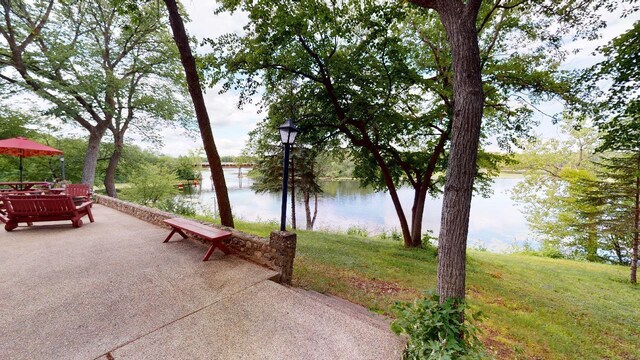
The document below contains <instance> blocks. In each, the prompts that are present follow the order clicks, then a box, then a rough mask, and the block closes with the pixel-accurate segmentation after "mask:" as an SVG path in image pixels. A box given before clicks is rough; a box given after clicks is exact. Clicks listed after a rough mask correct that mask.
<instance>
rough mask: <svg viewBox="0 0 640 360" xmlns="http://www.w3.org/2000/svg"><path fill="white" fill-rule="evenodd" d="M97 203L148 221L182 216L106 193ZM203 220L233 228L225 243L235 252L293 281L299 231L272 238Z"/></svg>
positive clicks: (281, 278) (279, 233) (278, 233)
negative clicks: (292, 275) (116, 197)
mask: <svg viewBox="0 0 640 360" xmlns="http://www.w3.org/2000/svg"><path fill="white" fill-rule="evenodd" d="M95 198H96V203H98V204H101V205H104V206H107V207H110V208H113V209H116V210H118V211H120V212H123V213H125V214H129V215H131V216H134V217H136V218H138V219H141V220H144V221H146V222H148V223H151V224H154V225H158V226H163V227H167V228H169V227H168V226H166V225H165V224H164V223H163V220H165V219H169V218H174V217H179V216H178V215H176V214H172V213H169V212H166V211H162V210H158V209H153V208H149V207H146V206H142V205H138V204H134V203H130V202H128V201H124V200H120V199H114V198H111V197H108V196H104V195H95ZM199 222H201V223H203V224H206V225H209V226H212V227H215V228H218V229H222V230H226V231H229V232H231V234H232V236H231V238H230V239H228V240H225V245H227V247H228V248H229V249H230V250H231V251H233V252H234V254H235V255H237V256H239V257H241V258H243V259H246V260H249V261H251V262H254V263H256V264H260V265H263V266H266V267H268V268H270V269H272V270H275V271H277V272H278V273H279V275H278V277H277V279H274V280H276V281H278V282H282V283H285V284H291V274H292V272H293V259H294V257H295V252H296V234H293V233H289V232H285V231H274V232H272V233H271V236H270V237H269V239H265V238H262V237H259V236H255V235H250V234H246V233H243V232H241V231H238V230H235V229H232V228H228V227H224V226H219V225H215V224H211V223H206V222H204V221H199ZM191 238H194V239H195V240H198V241H200V242H205V241H204V240H202V239H199V238H198V237H197V236H192V237H191Z"/></svg>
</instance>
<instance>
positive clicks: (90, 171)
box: [82, 126, 107, 188]
mask: <svg viewBox="0 0 640 360" xmlns="http://www.w3.org/2000/svg"><path fill="white" fill-rule="evenodd" d="M106 130H107V128H106V127H104V128H102V127H99V126H96V127H93V128H92V129H90V130H89V142H88V143H87V153H86V154H85V156H84V167H83V168H82V183H83V184H88V185H89V186H90V187H92V188H93V185H94V184H95V179H96V168H97V167H98V155H99V153H100V141H102V137H103V136H104V133H105V131H106Z"/></svg>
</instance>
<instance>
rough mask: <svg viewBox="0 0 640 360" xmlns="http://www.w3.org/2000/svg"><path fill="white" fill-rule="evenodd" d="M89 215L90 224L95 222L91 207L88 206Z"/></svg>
mask: <svg viewBox="0 0 640 360" xmlns="http://www.w3.org/2000/svg"><path fill="white" fill-rule="evenodd" d="M87 215H89V221H90V222H94V221H93V214H92V213H91V205H89V206H87Z"/></svg>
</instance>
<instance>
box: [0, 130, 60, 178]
mask: <svg viewBox="0 0 640 360" xmlns="http://www.w3.org/2000/svg"><path fill="white" fill-rule="evenodd" d="M0 154H5V155H11V156H19V157H20V182H22V158H25V157H32V156H52V155H62V151H60V150H58V149H54V148H52V147H48V146H46V145H42V144H40V143H37V142H35V141H33V140H29V139H27V138H24V137H17V138H11V139H4V140H0Z"/></svg>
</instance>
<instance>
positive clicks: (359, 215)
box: [193, 169, 528, 251]
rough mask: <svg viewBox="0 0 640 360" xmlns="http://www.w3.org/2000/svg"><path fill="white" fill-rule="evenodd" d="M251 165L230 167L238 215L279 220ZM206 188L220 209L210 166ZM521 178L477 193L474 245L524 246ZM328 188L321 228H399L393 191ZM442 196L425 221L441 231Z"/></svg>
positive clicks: (407, 204) (408, 199)
mask: <svg viewBox="0 0 640 360" xmlns="http://www.w3.org/2000/svg"><path fill="white" fill-rule="evenodd" d="M247 172H248V169H242V172H241V173H239V172H238V169H225V180H226V182H227V187H228V189H229V198H230V201H231V206H232V210H233V213H234V216H236V217H237V218H241V219H244V220H248V221H278V220H279V218H280V201H281V196H280V194H256V193H254V192H253V191H252V190H251V189H250V186H251V183H252V180H251V178H248V177H247V176H246V174H247ZM202 175H203V176H202V179H203V184H202V187H201V188H200V189H201V191H200V192H198V193H196V194H195V195H193V197H195V198H197V199H198V200H199V201H200V202H201V205H202V207H203V208H204V209H207V210H208V211H209V212H214V210H215V206H216V205H215V193H214V192H213V191H212V182H211V178H210V176H211V174H210V173H209V172H208V171H204V172H203V174H202ZM519 181H520V179H518V178H500V179H496V180H495V183H494V185H493V195H492V196H491V197H490V198H487V199H485V198H482V197H479V196H477V197H474V199H473V202H472V205H471V218H470V224H469V246H472V247H482V248H486V249H488V250H490V251H505V250H508V249H510V248H511V247H512V246H513V245H522V243H523V242H524V241H526V240H527V237H528V228H527V224H526V221H525V219H524V217H523V215H522V214H521V213H520V211H518V209H517V208H516V207H515V206H514V203H513V202H512V201H511V199H510V197H509V191H510V190H511V189H512V188H513V186H515V185H516V184H517V183H518V182H519ZM322 186H323V189H324V190H325V193H324V194H322V196H321V197H320V198H319V199H318V207H319V210H318V218H317V220H316V227H315V228H316V229H328V230H346V229H347V228H349V227H352V226H357V227H360V228H365V229H367V230H368V232H369V233H370V234H376V233H380V232H383V231H387V232H390V231H392V230H396V231H397V230H398V229H399V225H398V219H397V216H396V213H395V210H394V207H393V204H392V202H391V198H390V197H389V194H387V193H384V192H373V191H372V190H371V189H362V188H360V187H359V184H358V182H357V181H328V182H323V183H322ZM398 196H399V197H400V201H401V202H402V205H403V207H404V209H405V211H406V212H407V215H408V214H409V213H408V212H409V211H410V209H411V203H412V199H413V192H412V190H411V189H407V188H404V189H400V190H398ZM298 206H299V207H298V209H297V212H296V215H297V216H296V221H297V223H298V224H299V225H302V226H304V225H303V224H305V214H304V207H303V205H302V203H299V205H298ZM441 206H442V199H441V198H437V199H428V201H427V204H426V207H425V216H424V221H423V229H424V230H432V231H433V232H434V234H436V235H437V233H438V231H439V228H440V208H441Z"/></svg>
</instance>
